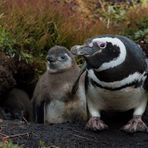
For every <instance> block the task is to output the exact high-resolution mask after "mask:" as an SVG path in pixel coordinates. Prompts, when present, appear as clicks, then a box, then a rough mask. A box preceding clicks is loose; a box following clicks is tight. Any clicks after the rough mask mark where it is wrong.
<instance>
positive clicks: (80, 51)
mask: <svg viewBox="0 0 148 148" xmlns="http://www.w3.org/2000/svg"><path fill="white" fill-rule="evenodd" d="M71 52H72V54H74V55H80V56H89V55H91V54H93V53H94V51H93V49H92V48H91V47H88V46H86V45H75V46H73V47H72V48H71Z"/></svg>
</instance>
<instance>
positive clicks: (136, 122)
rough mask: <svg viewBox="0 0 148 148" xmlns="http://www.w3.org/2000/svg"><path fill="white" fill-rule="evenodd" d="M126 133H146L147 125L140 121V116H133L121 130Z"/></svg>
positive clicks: (147, 130)
mask: <svg viewBox="0 0 148 148" xmlns="http://www.w3.org/2000/svg"><path fill="white" fill-rule="evenodd" d="M122 130H123V131H125V132H128V133H135V132H148V127H147V125H146V124H145V123H144V122H143V121H142V119H141V116H134V117H133V118H132V119H131V120H130V121H129V122H128V123H127V124H126V125H125V126H124V127H123V128H122Z"/></svg>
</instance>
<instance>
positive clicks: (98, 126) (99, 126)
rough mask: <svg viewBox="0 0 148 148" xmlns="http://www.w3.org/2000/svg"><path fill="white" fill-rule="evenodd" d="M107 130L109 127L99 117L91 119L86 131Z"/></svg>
mask: <svg viewBox="0 0 148 148" xmlns="http://www.w3.org/2000/svg"><path fill="white" fill-rule="evenodd" d="M107 128H108V125H106V124H105V123H104V121H102V120H101V119H100V118H99V117H91V118H90V119H89V121H88V122H87V124H86V129H90V130H93V131H102V130H104V129H107Z"/></svg>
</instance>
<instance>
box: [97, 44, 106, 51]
mask: <svg viewBox="0 0 148 148" xmlns="http://www.w3.org/2000/svg"><path fill="white" fill-rule="evenodd" d="M98 46H99V47H100V48H101V49H103V48H106V43H105V42H103V43H100V44H99V45H98Z"/></svg>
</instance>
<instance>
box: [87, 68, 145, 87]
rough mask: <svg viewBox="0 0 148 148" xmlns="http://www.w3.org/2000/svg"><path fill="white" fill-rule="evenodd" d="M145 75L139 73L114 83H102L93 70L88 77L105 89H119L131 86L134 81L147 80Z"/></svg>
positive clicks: (89, 71)
mask: <svg viewBox="0 0 148 148" xmlns="http://www.w3.org/2000/svg"><path fill="white" fill-rule="evenodd" d="M144 74H145V73H143V74H141V73H139V72H135V73H133V74H130V75H129V76H128V77H126V78H124V79H122V80H120V81H114V82H104V81H100V80H99V79H98V78H97V77H96V75H95V74H94V71H93V70H88V76H89V77H90V78H92V79H93V80H94V81H95V82H97V83H98V84H100V85H101V86H103V87H109V88H119V87H122V86H124V85H127V84H130V83H132V82H134V81H140V80H143V81H144V80H145V79H146V76H144Z"/></svg>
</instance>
